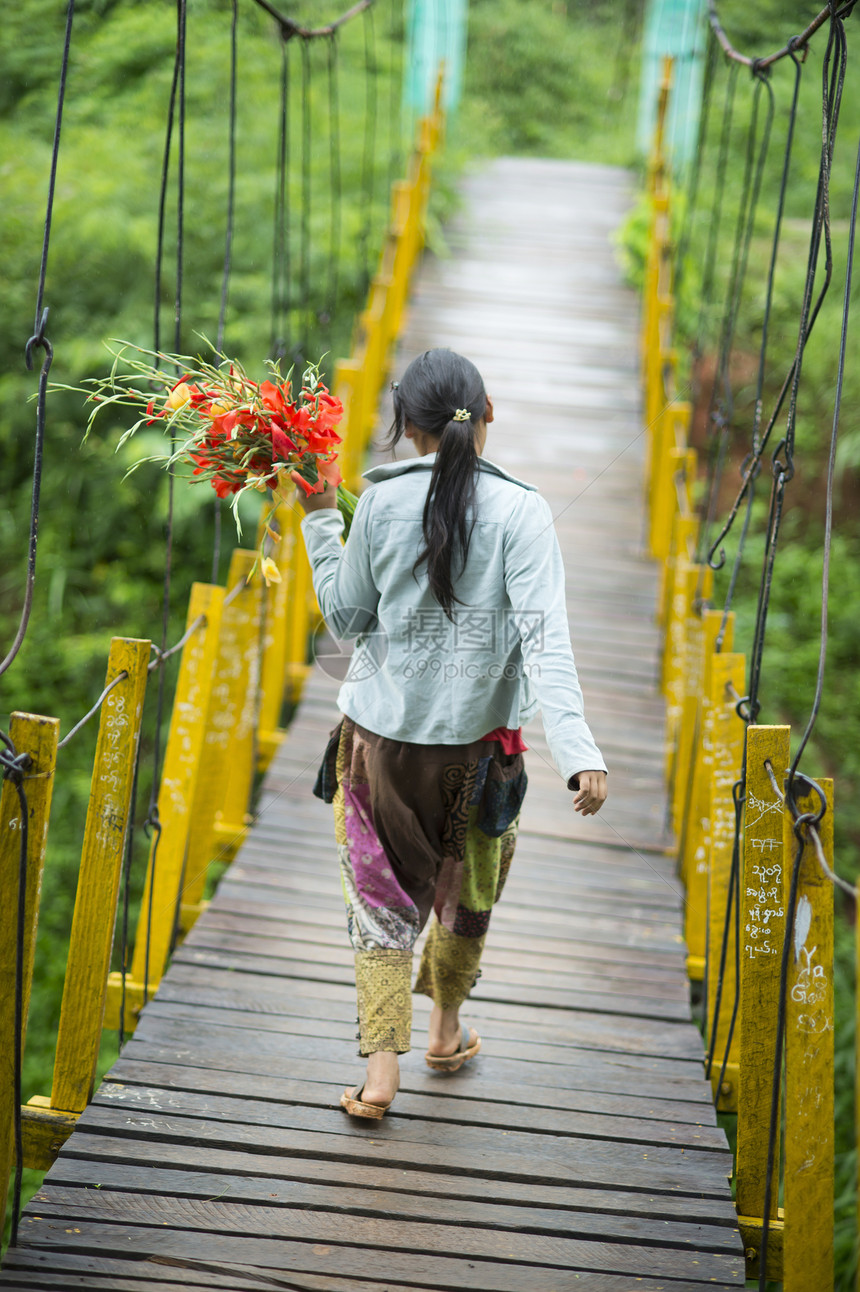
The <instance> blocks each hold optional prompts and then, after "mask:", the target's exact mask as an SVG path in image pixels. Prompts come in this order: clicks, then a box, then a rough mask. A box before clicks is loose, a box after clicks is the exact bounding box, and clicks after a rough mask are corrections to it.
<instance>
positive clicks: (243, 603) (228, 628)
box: [215, 553, 263, 857]
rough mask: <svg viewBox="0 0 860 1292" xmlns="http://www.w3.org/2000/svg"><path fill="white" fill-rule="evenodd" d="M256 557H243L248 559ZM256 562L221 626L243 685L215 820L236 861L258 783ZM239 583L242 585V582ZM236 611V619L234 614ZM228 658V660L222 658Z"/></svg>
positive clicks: (259, 584)
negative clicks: (256, 765) (256, 779)
mask: <svg viewBox="0 0 860 1292" xmlns="http://www.w3.org/2000/svg"><path fill="white" fill-rule="evenodd" d="M250 556H251V553H243V558H247V557H250ZM252 569H253V562H252V563H251V564H250V565H249V566H248V568H247V570H245V571H244V573H245V577H246V578H247V579H248V580H249V582H248V583H247V584H246V586H245V589H244V590H243V591H242V592H241V593H240V594H239V596H238V597H237V598H236V601H235V602H234V603H233V605H231V606H230V607H229V609H228V612H227V614H225V615H224V616H222V620H221V638H222V640H221V644H220V651H219V658H222V657H223V658H230V659H232V662H233V669H234V676H235V678H236V681H237V685H236V687H235V688H234V689H233V691H232V695H233V697H234V698H235V709H234V713H235V718H234V721H233V727H232V732H231V735H230V742H229V747H228V751H227V775H226V778H225V783H224V792H223V798H222V800H221V806H220V810H219V811H218V812H217V813H216V816H215V838H216V841H217V842H218V843H219V844H220V845H221V846H222V848H226V849H227V850H228V851H229V855H230V856H231V857H232V856H234V855H235V853H236V851H237V849H238V847H239V844H240V843H241V841H242V839H244V837H245V834H246V833H247V829H248V826H249V825H250V823H251V819H250V817H249V816H248V805H249V803H250V799H251V787H252V785H253V780H254V765H255V762H256V759H255V750H254V741H255V735H256V726H257V703H258V688H259V683H260V662H261V661H260V616H261V614H262V608H263V579H262V576H261V574H260V571H259V569H257V570H255V571H254V572H253V574H252ZM237 582H238V580H237ZM233 606H235V607H236V611H237V613H236V615H235V616H232V615H231V614H230V611H232V610H233ZM222 653H223V654H222ZM240 678H241V680H240Z"/></svg>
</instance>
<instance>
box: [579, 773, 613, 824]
mask: <svg viewBox="0 0 860 1292" xmlns="http://www.w3.org/2000/svg"><path fill="white" fill-rule="evenodd" d="M577 780H578V781H579V789H578V790H577V791H576V793H575V794H574V796H573V806H574V810H575V811H576V812H581V813H582V815H583V816H594V814H595V812H599V811H600V809H601V808H602V807H603V804H604V803H605V802H606V795H607V792H608V791H607V785H606V772H578V773H577Z"/></svg>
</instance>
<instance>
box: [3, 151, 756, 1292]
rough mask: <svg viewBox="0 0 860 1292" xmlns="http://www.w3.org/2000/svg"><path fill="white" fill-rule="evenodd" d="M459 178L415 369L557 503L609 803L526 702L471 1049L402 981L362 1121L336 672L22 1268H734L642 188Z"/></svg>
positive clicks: (428, 1275) (12, 1267)
mask: <svg viewBox="0 0 860 1292" xmlns="http://www.w3.org/2000/svg"><path fill="white" fill-rule="evenodd" d="M465 198H466V202H465V207H464V210H463V212H462V214H461V216H460V218H459V219H458V220H457V221H456V222H455V224H454V226H453V227H452V229H451V230H450V235H449V236H450V243H451V256H450V258H448V259H444V260H438V261H432V260H431V261H428V263H427V264H426V265H425V266H424V268H423V270H422V273H421V276H420V280H419V284H418V288H417V292H416V294H415V297H414V300H413V303H412V307H411V312H410V317H409V321H408V327H407V330H406V333H405V335H404V338H403V349H402V353H401V355H400V357H399V361H398V362H399V364H400V366H402V364H403V363H405V362H406V360H408V358H410V357H411V356H412V354H413V353H415V352H417V351H419V350H421V349H424V348H425V347H427V346H431V345H450V346H451V347H452V348H455V349H461V350H462V351H463V352H465V353H466V354H468V355H469V356H470V357H471V358H472V359H474V360H475V362H476V363H477V364H478V366H479V367H480V368H481V369H482V371H483V373H484V375H485V379H486V381H487V385H488V388H489V390H490V392H491V394H492V395H493V397H494V400H495V403H496V409H497V421H496V423H495V424H494V425H493V426H492V427H491V428H490V431H491V439H490V443H489V445H488V450H487V452H488V455H489V456H491V457H493V458H495V459H497V460H498V461H499V462H500V463H502V464H503V465H505V466H506V467H508V468H509V469H511V470H512V471H514V472H515V473H516V472H519V473H521V474H522V475H523V476H525V477H526V478H528V479H530V480H534V481H536V482H537V483H538V484H539V485H540V487H541V489H542V490H543V492H544V494H545V495H546V497H547V498H548V499H549V501H550V503H551V505H552V508H553V512H554V514H555V515H556V518H557V522H556V523H557V528H558V532H559V535H560V537H561V541H562V544H563V547H564V551H565V557H566V562H567V572H568V594H569V601H570V617H571V624H572V628H573V634H574V644H575V647H576V651H577V659H578V662H579V665H580V670H581V674H582V679H583V685H584V690H585V695H586V701H587V711H588V714H589V718H590V720H591V724H592V727H593V729H594V731H595V735H596V737H597V740H598V743H599V744H600V745H601V747H602V749H603V751H604V754H605V756H606V758H607V760H608V763H609V766H610V788H611V795H612V796H611V799H610V800H609V802H608V803H607V805H606V808H605V810H604V812H603V813H602V814H601V815H600V816H598V817H596V818H592V819H590V820H588V821H585V822H583V821H581V820H579V819H578V818H576V817H575V815H574V813H573V811H572V808H571V806H570V795H569V794H568V793H567V791H566V790H565V788H564V786H563V784H562V782H561V780H560V778H559V776H558V774H557V773H556V771H555V769H554V767H553V766H552V764H551V762H550V760H549V755H548V753H547V749H546V745H545V741H544V739H543V733H542V730H541V728H540V725H539V724H537V725H535V724H532V726H531V727H530V728H529V729H528V731H527V733H526V735H527V739H528V741H529V744H530V746H531V749H532V752H531V753H530V754H529V755H527V759H528V768H529V775H530V778H531V784H530V789H529V793H528V796H527V799H526V808H525V811H524V815H523V826H522V831H521V836H520V842H519V845H518V849H517V856H516V858H515V862H514V866H513V870H512V873H511V877H510V880H509V881H508V886H507V888H506V891H505V895H504V898H503V900H502V902H501V904H500V905H499V907H498V908H497V909H496V912H495V913H494V916H493V920H492V924H491V929H490V937H489V944H488V947H487V951H486V956H485V960H484V972H483V976H482V978H481V980H480V982H479V983H478V986H477V988H476V990H475V993H474V995H473V998H472V1000H471V1001H470V1002H469V1004H468V1006H467V1011H466V1015H467V1017H468V1018H469V1020H470V1021H471V1022H472V1023H474V1024H475V1025H477V1026H478V1028H479V1029H480V1031H481V1033H482V1036H483V1038H484V1048H483V1050H482V1052H481V1054H480V1056H479V1057H478V1059H477V1060H476V1061H475V1062H473V1063H471V1064H469V1065H467V1066H466V1067H465V1068H464V1069H463V1070H462V1071H461V1072H459V1073H457V1074H456V1075H454V1076H445V1075H442V1074H439V1073H434V1072H431V1071H430V1070H429V1069H428V1068H427V1067H426V1066H425V1064H424V1062H423V1053H422V1052H423V1049H424V1045H423V1044H422V1042H423V1039H424V1033H423V1029H424V1027H425V1024H426V1017H427V1013H428V1010H429V1002H427V1001H426V1000H425V999H424V998H423V997H416V998H415V1005H416V1011H415V1012H416V1019H415V1023H416V1027H415V1031H416V1035H415V1046H416V1048H415V1049H414V1050H413V1051H412V1053H411V1054H410V1055H408V1056H406V1057H405V1059H404V1061H403V1064H402V1070H403V1086H402V1089H401V1092H400V1094H399V1095H398V1097H397V1100H396V1101H395V1104H394V1106H393V1109H392V1112H391V1114H389V1115H388V1116H387V1117H386V1118H385V1119H384V1121H383V1122H381V1123H375V1124H368V1125H363V1124H361V1123H359V1122H356V1121H354V1120H352V1119H348V1118H347V1117H346V1116H345V1115H344V1114H343V1112H342V1111H341V1110H340V1109H339V1108H338V1107H337V1106H336V1105H337V1099H338V1097H339V1094H340V1091H341V1089H342V1087H343V1085H344V1084H347V1083H349V1082H350V1079H355V1078H356V1077H357V1076H358V1075H359V1073H360V1070H361V1065H360V1062H359V1060H358V1059H357V1058H356V1044H355V1001H354V993H353V988H352V955H351V952H350V950H349V948H348V944H347V940H346V935H345V929H344V918H343V911H342V902H341V896H340V891H339V888H340V886H339V882H338V875H337V864H336V858H335V851H334V846H333V837H332V823H331V819H330V809H329V808H327V807H325V806H324V805H323V804H321V803H319V802H318V801H317V800H316V799H313V798H312V797H311V795H310V787H311V784H312V782H313V778H314V774H315V771H316V767H317V764H318V762H319V758H320V755H321V752H322V749H323V747H324V741H325V737H326V734H327V732H328V730H329V729H330V727H332V726H333V725H334V721H335V707H334V696H335V693H336V682H335V681H334V680H332V678H331V677H329V676H327V674H326V672H324V671H323V670H322V669H321V668H319V667H317V668H316V669H315V670H314V672H313V675H312V677H311V680H310V684H309V686H308V688H307V692H306V695H305V699H304V702H303V704H302V707H301V711H300V713H299V716H298V718H297V719H296V721H295V723H294V725H293V728H292V730H291V733H290V736H289V739H288V740H287V741H286V743H285V744H284V746H283V748H282V750H281V752H280V754H279V755H278V757H277V759H276V761H275V763H274V764H273V766H272V768H271V769H270V772H269V774H268V776H267V779H266V783H265V788H264V793H263V797H262V803H261V808H260V817H259V821H258V823H257V825H256V827H255V828H254V830H253V832H252V834H251V836H250V838H249V840H248V842H247V843H246V845H245V846H244V848H243V849H242V851H241V853H240V855H239V857H238V858H237V860H236V861H235V862H234V864H233V866H232V868H231V870H230V871H229V873H228V875H227V876H226V878H225V880H224V881H223V882H222V884H221V886H220V889H219V891H218V894H217V896H216V899H215V900H214V902H213V904H212V906H211V908H210V910H209V911H208V912H207V913H206V915H205V916H204V917H203V918H202V919H201V920H200V921H199V922H198V924H197V925H196V927H195V928H194V930H193V932H192V934H191V936H190V937H189V938H188V940H187V941H186V943H185V944H184V946H183V947H181V948H180V950H179V951H178V952H177V954H176V956H175V957H174V962H173V965H172V968H171V969H170V972H169V973H168V975H167V977H166V980H165V981H164V983H163V985H162V987H161V989H160V991H159V993H158V997H157V999H156V1000H155V1001H154V1002H152V1003H150V1005H148V1006H147V1008H146V1010H145V1011H144V1013H143V1016H142V1018H141V1021H140V1025H139V1027H138V1029H137V1032H136V1034H135V1036H134V1038H133V1039H132V1040H131V1041H130V1043H129V1044H128V1045H127V1047H126V1049H125V1050H124V1052H123V1056H122V1058H121V1059H120V1060H119V1062H118V1063H117V1064H116V1066H115V1068H114V1069H113V1070H112V1072H111V1074H110V1076H109V1079H108V1080H107V1081H106V1082H105V1083H104V1084H103V1085H102V1087H101V1089H100V1091H99V1092H98V1093H97V1095H96V1097H95V1099H94V1100H93V1103H92V1105H91V1107H90V1108H89V1109H88V1110H87V1112H86V1113H85V1114H84V1115H83V1117H82V1118H81V1124H80V1128H79V1130H78V1131H76V1133H75V1134H74V1135H73V1136H72V1138H71V1140H70V1141H69V1142H68V1144H67V1145H66V1146H65V1148H64V1149H63V1151H62V1153H61V1154H60V1157H59V1160H58V1162H57V1163H56V1165H55V1166H54V1168H53V1169H52V1171H51V1172H50V1173H49V1175H48V1177H47V1179H46V1181H45V1185H44V1187H43V1189H42V1190H41V1192H40V1193H39V1194H38V1195H37V1197H36V1199H34V1201H33V1202H32V1204H31V1205H30V1207H29V1208H28V1209H27V1212H26V1217H25V1219H24V1221H23V1223H22V1246H21V1248H20V1249H19V1251H18V1252H17V1253H10V1255H9V1259H8V1261H7V1263H6V1266H5V1267H4V1273H3V1275H2V1277H0V1284H2V1285H3V1286H4V1287H9V1288H25V1287H26V1288H62V1289H71V1288H92V1289H95V1288H99V1289H108V1288H109V1289H129V1290H131V1289H138V1290H140V1292H156V1290H160V1289H164V1292H168V1290H171V1292H177V1289H178V1288H179V1287H180V1286H181V1287H182V1288H184V1289H185V1292H197V1290H198V1289H199V1290H200V1292H202V1290H203V1289H214V1288H218V1289H235V1290H236V1292H238V1290H239V1289H258V1288H259V1289H262V1288H282V1289H283V1288H289V1289H320V1290H322V1292H359V1290H361V1292H383V1290H386V1292H395V1290H396V1289H403V1288H410V1289H412V1292H430V1290H431V1289H459V1288H469V1289H484V1290H485V1292H489V1290H490V1289H492V1290H493V1292H532V1290H533V1292H568V1290H569V1289H574V1288H575V1289H580V1290H581V1289H588V1290H589V1292H604V1290H606V1292H610V1290H613V1292H633V1289H648V1290H650V1292H657V1289H666V1290H669V1289H672V1290H673V1292H687V1290H689V1292H693V1289H700V1288H704V1287H710V1288H713V1287H718V1288H730V1287H742V1286H743V1283H744V1263H743V1251H742V1247H741V1244H740V1240H739V1238H738V1235H737V1232H736V1229H735V1226H734V1208H733V1205H732V1201H731V1195H730V1190H729V1187H728V1183H727V1176H728V1173H729V1171H730V1166H731V1160H730V1157H729V1154H728V1150H727V1145H726V1142H725V1138H724V1136H723V1134H722V1132H721V1131H720V1130H718V1128H717V1127H716V1123H715V1117H714V1114H713V1111H712V1108H711V1104H710V1098H709V1089H708V1087H707V1085H706V1083H705V1082H704V1080H703V1076H702V1044H701V1040H700V1037H699V1034H698V1031H697V1029H696V1028H695V1026H694V1025H693V1023H692V1022H691V1021H690V1013H689V1001H688V984H687V979H686V974H685V963H684V960H685V952H684V946H683V943H682V939H681V936H680V931H679V930H680V914H681V905H682V898H681V896H680V894H679V890H678V885H677V883H676V880H675V878H674V875H673V872H672V866H671V864H670V862H669V861H668V859H667V858H666V856H665V855H664V854H663V852H662V848H661V845H662V839H661V826H662V818H663V811H664V803H663V792H662V768H661V762H662V705H661V703H660V701H659V700H658V698H657V695H656V691H655V685H654V678H655V667H656V651H657V638H656V633H655V630H654V628H653V625H652V614H653V605H654V596H655V573H654V570H653V569H652V567H651V565H650V564H649V563H648V562H647V561H646V560H644V559H643V557H642V555H641V550H640V527H641V523H642V519H641V509H640V494H641V472H642V438H641V434H640V431H641V428H640V423H639V420H638V416H639V415H638V394H637V378H638V373H637V366H638V364H637V318H636V316H637V304H636V301H635V299H634V298H633V296H632V295H631V293H629V292H628V291H627V290H626V289H625V288H624V287H623V286H622V284H621V282H620V277H619V271H618V269H617V267H616V264H615V259H614V255H613V250H612V246H611V235H612V232H613V230H614V229H615V228H616V226H617V225H618V223H619V221H620V219H621V218H622V216H623V213H624V211H625V209H626V208H627V205H628V202H629V199H630V193H629V181H628V178H627V176H626V175H625V174H624V173H622V172H620V171H615V170H611V169H608V168H601V167H595V166H584V165H570V164H563V163H555V162H538V161H522V160H517V161H514V160H505V161H499V162H496V163H493V164H492V165H491V166H489V167H488V169H487V170H486V171H484V172H481V173H480V174H476V175H474V177H473V178H472V179H471V180H470V181H469V182H468V183H467V184H466V186H465ZM329 671H332V670H331V668H330V667H329Z"/></svg>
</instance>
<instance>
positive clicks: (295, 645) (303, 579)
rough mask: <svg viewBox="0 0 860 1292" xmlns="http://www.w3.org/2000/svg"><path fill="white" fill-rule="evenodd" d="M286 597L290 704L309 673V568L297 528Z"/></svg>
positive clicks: (311, 590) (297, 697)
mask: <svg viewBox="0 0 860 1292" xmlns="http://www.w3.org/2000/svg"><path fill="white" fill-rule="evenodd" d="M292 579H293V583H292V593H291V597H290V624H289V635H288V638H287V675H288V677H289V679H290V686H291V689H292V698H293V703H294V704H297V703H298V701H299V699H300V698H301V694H302V691H303V689H304V685H305V679H306V678H307V675H308V673H309V672H310V665H309V664H308V646H309V637H310V606H311V600H310V599H311V595H312V593H313V583H312V581H311V567H310V562H309V561H308V554H307V551H306V549H305V542H304V539H303V538H302V534H301V530H299V531H298V536H297V543H296V548H295V555H294V559H293V571H292Z"/></svg>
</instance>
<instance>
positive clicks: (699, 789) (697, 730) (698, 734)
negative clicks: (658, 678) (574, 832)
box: [677, 610, 734, 982]
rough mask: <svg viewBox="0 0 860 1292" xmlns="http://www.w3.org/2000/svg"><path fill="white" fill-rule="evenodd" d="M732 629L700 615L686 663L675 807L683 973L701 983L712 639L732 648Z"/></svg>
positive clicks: (715, 616)
mask: <svg viewBox="0 0 860 1292" xmlns="http://www.w3.org/2000/svg"><path fill="white" fill-rule="evenodd" d="M733 626H734V616H732V615H730V616H729V618H728V619H727V620H726V623H725V627H724V625H723V612H722V611H721V610H706V611H705V612H704V614H703V615H702V616H701V637H700V643H699V645H698V647H697V650H698V651H699V652H700V658H699V659H696V660H693V661H692V662H691V666H690V685H691V686H692V687H693V688H694V690H693V693H692V695H691V696H688V697H687V701H686V703H687V705H688V708H689V721H690V722H691V724H692V727H693V734H694V743H693V744H692V745H691V749H690V765H689V771H688V774H687V776H686V778H685V785H684V799H683V803H682V804H681V805H679V814H678V826H677V828H678V832H679V836H680V840H679V850H678V860H679V863H680V869H681V874H682V875H683V877H684V880H685V883H686V885H687V902H686V905H685V907H684V911H685V919H684V937H685V938H686V942H687V952H688V956H687V970H688V973H689V975H690V977H691V978H693V979H694V980H695V981H697V982H700V981H701V980H702V979H703V978H704V974H705V952H706V948H707V927H708V869H709V862H710V850H711V836H710V830H711V823H710V806H711V793H710V787H711V775H712V769H713V723H714V714H713V706H712V702H711V678H712V674H713V669H714V663H715V661H716V660H718V659H719V658H720V657H719V655H717V654H716V653H715V647H716V642H717V638H718V637H719V635H720V633H721V632H724V639H725V644H726V645H728V646H731V644H732V643H731V638H732V630H733ZM679 748H680V746H679Z"/></svg>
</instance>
